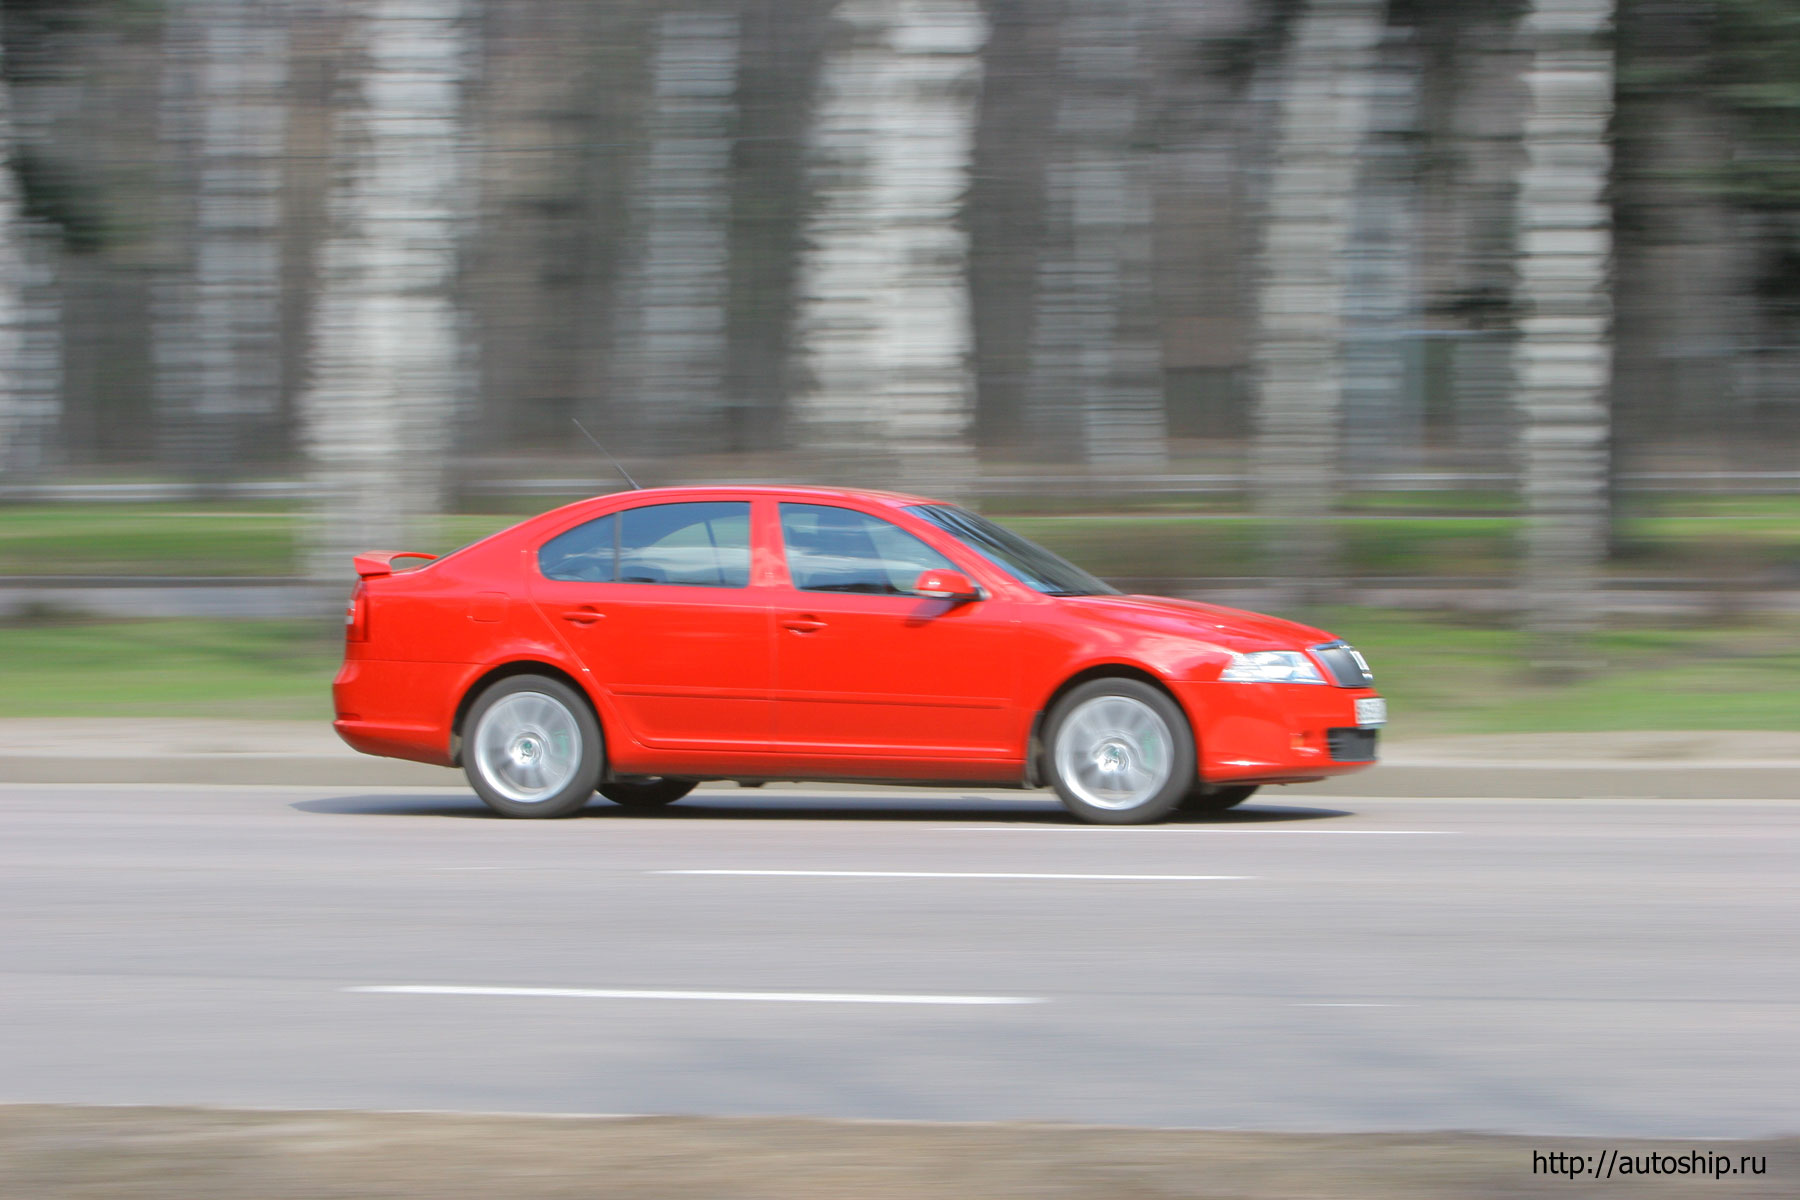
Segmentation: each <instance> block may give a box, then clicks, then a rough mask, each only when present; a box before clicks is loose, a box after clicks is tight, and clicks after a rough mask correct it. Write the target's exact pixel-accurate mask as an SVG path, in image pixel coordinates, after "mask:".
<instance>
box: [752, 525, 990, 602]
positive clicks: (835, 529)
mask: <svg viewBox="0 0 1800 1200" xmlns="http://www.w3.org/2000/svg"><path fill="white" fill-rule="evenodd" d="M781 540H782V542H783V543H784V544H785V546H786V547H787V566H788V576H789V577H790V578H791V579H793V581H794V586H795V587H797V588H802V589H804V590H806V591H809V592H866V593H871V594H874V595H878V596H910V595H912V594H913V590H912V589H913V584H914V583H915V582H917V581H918V578H919V573H920V572H921V571H930V570H955V569H956V568H954V567H952V566H951V565H950V562H949V560H948V559H946V558H945V557H944V556H943V555H941V554H939V553H938V552H937V551H936V550H933V549H932V548H931V547H930V546H927V545H926V544H925V543H924V542H921V541H920V540H919V539H918V538H916V537H914V536H913V535H912V534H910V533H908V532H906V530H904V529H901V528H900V527H899V526H897V525H892V524H890V523H888V522H887V521H883V520H881V519H880V518H879V517H871V516H868V515H866V514H864V513H859V512H854V511H852V510H850V509H848V508H833V507H831V506H829V505H824V504H783V505H782V506H781Z"/></svg>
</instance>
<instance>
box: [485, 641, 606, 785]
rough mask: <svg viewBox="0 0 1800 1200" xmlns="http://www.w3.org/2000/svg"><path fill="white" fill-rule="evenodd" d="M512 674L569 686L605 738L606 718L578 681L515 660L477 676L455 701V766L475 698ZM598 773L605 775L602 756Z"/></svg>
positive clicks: (538, 662) (537, 663)
mask: <svg viewBox="0 0 1800 1200" xmlns="http://www.w3.org/2000/svg"><path fill="white" fill-rule="evenodd" d="M515 675H544V676H547V677H549V678H551V679H554V680H556V681H557V682H559V683H566V684H568V685H569V687H570V688H572V689H573V690H574V692H575V694H576V695H577V696H580V697H581V701H582V703H583V704H586V705H587V706H588V711H589V712H591V713H593V714H594V722H595V724H597V725H599V726H600V734H601V737H602V738H604V737H606V736H607V734H608V730H607V728H606V718H605V717H604V716H603V715H602V714H601V712H600V709H599V706H598V705H596V704H595V703H594V698H593V697H592V696H590V695H588V690H587V688H585V687H583V686H582V685H581V681H580V680H579V679H577V678H575V677H574V676H573V675H571V674H569V672H567V671H566V670H564V669H563V668H561V667H559V666H557V665H556V664H555V663H551V662H545V661H544V660H542V659H534V658H518V659H513V660H512V661H510V662H503V663H500V664H499V665H497V666H495V667H492V668H490V669H489V670H487V671H486V672H484V673H483V674H481V675H480V676H478V677H476V679H475V680H474V682H472V683H470V684H469V686H468V687H466V688H464V689H463V694H462V695H461V697H459V698H458V699H457V701H456V713H455V715H454V716H452V717H451V719H450V758H451V760H452V761H453V762H454V763H455V764H456V765H457V766H459V767H460V766H462V749H463V724H464V723H465V722H466V721H467V720H468V718H469V710H470V709H472V708H474V707H475V700H476V698H477V697H478V696H480V695H481V693H482V692H485V691H486V690H487V689H488V688H489V687H491V686H493V685H494V684H496V683H498V682H500V681H501V680H502V679H511V678H512V677H513V676H515ZM601 770H602V773H604V771H605V761H604V756H603V757H602V763H601Z"/></svg>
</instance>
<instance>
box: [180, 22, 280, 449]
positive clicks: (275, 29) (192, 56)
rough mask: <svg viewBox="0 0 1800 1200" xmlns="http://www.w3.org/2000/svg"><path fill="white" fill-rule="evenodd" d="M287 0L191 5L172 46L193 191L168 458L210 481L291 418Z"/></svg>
mask: <svg viewBox="0 0 1800 1200" xmlns="http://www.w3.org/2000/svg"><path fill="white" fill-rule="evenodd" d="M292 15H293V13H292V11H291V5H290V4H288V3H287V2H286V0H196V2H192V3H188V4H184V5H178V6H176V8H175V10H174V11H173V13H172V14H171V17H170V28H169V32H168V34H167V36H166V38H165V53H166V54H167V56H168V59H169V63H168V66H167V68H166V71H167V74H166V76H165V81H164V93H163V106H164V108H163V131H162V132H163V138H164V140H165V141H166V142H168V143H170V155H171V157H172V158H173V159H174V160H175V161H176V163H178V164H179V167H178V178H177V179H176V180H174V181H173V182H174V183H175V185H176V186H177V187H179V188H182V189H183V191H185V192H187V194H188V195H191V197H192V199H191V201H190V202H189V207H188V209H187V211H186V212H185V213H184V214H183V216H184V218H185V221H184V224H186V225H187V228H186V229H185V230H184V231H183V235H182V236H181V238H180V241H181V243H182V245H183V250H184V253H183V254H182V255H181V257H180V259H179V260H178V261H177V262H175V263H174V264H172V267H173V269H172V270H171V271H170V272H169V274H168V277H167V278H165V279H164V280H162V281H161V282H160V283H159V286H158V288H157V293H158V294H157V309H158V313H157V322H156V325H157V328H156V371H157V379H156V383H155V391H156V395H157V401H158V403H157V407H158V410H159V414H158V415H159V424H160V427H161V430H162V435H163V450H164V456H165V457H166V458H167V459H168V460H170V461H172V462H173V463H175V464H176V465H178V466H179V467H181V468H182V469H183V470H186V471H191V472H193V473H194V474H195V475H197V476H199V477H201V478H216V477H218V476H221V475H227V474H230V473H232V472H233V471H234V470H238V469H241V465H242V460H243V458H244V457H245V456H246V455H247V454H253V453H255V452H256V451H258V450H265V451H266V448H267V447H268V445H269V443H270V442H271V441H272V440H274V438H275V437H276V436H277V435H278V433H279V429H280V424H281V384H282V380H281V364H282V349H281V300H282V291H281V288H282V279H281V233H282V225H281V218H282V212H281V208H282V204H281V187H282V169H283V159H284V155H285V153H286V146H287V104H286V92H287V81H288V24H289V21H290V18H291V17H292Z"/></svg>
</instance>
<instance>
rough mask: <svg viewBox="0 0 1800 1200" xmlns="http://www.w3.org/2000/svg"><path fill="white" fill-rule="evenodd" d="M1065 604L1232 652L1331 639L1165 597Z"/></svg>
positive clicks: (1257, 616)
mask: <svg viewBox="0 0 1800 1200" xmlns="http://www.w3.org/2000/svg"><path fill="white" fill-rule="evenodd" d="M1065 603H1067V604H1069V605H1071V606H1072V607H1074V608H1075V609H1077V610H1078V611H1080V612H1082V614H1083V615H1084V616H1085V617H1086V618H1087V619H1089V620H1093V621H1105V622H1118V623H1120V624H1125V625H1129V626H1132V627H1133V628H1137V629H1148V630H1155V631H1157V632H1159V633H1174V634H1181V635H1185V636H1187V637H1192V638H1195V639H1197V640H1199V641H1203V642H1210V643H1211V644H1213V645H1215V646H1220V647H1222V648H1224V649H1227V650H1233V651H1244V650H1299V649H1302V648H1304V647H1307V646H1316V645H1318V644H1319V643H1320V642H1328V641H1330V640H1332V635H1331V634H1329V633H1327V632H1325V631H1324V630H1323V629H1317V628H1315V627H1313V626H1311V625H1302V624H1301V623H1300V622H1298V621H1289V620H1285V619H1283V618H1281V617H1271V616H1268V615H1266V614H1264V613H1254V612H1246V611H1245V610H1244V609H1241V608H1226V607H1225V606H1224V605H1222V604H1205V603H1202V602H1201V601H1198V600H1174V599H1171V598H1169V597H1167V596H1070V597H1067V598H1066V599H1065Z"/></svg>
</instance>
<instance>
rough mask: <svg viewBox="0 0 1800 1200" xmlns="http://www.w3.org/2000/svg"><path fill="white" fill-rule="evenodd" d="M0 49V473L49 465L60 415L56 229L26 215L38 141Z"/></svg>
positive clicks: (58, 236)
mask: <svg viewBox="0 0 1800 1200" xmlns="http://www.w3.org/2000/svg"><path fill="white" fill-rule="evenodd" d="M14 75H15V71H14V69H13V64H11V63H9V62H8V61H7V53H6V51H5V50H4V49H0V474H15V475H16V474H30V473H33V472H36V471H41V470H43V469H44V468H45V467H47V466H49V465H51V462H52V460H53V458H54V455H55V446H56V440H57V425H58V423H59V420H60V418H61V415H62V349H63V348H62V306H61V297H60V293H59V289H58V273H57V263H58V260H59V258H60V256H61V254H62V240H63V237H62V231H61V230H59V229H57V228H56V226H55V225H54V224H53V223H52V222H51V221H49V220H46V219H45V218H44V217H43V216H42V215H41V214H33V213H31V212H30V211H29V209H30V205H29V203H28V197H26V196H25V194H24V191H23V188H22V187H21V175H22V173H23V171H24V169H25V163H26V160H27V156H28V155H29V153H30V152H31V150H32V149H33V148H35V146H36V144H37V143H39V142H41V141H42V140H43V135H42V133H41V131H40V130H35V129H32V128H29V127H28V125H29V123H28V122H27V121H26V120H25V119H23V117H22V116H21V114H20V113H19V112H18V111H17V106H16V105H15V102H14V99H15V97H14V91H13V88H12V85H11V80H12V78H13V77H14Z"/></svg>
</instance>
